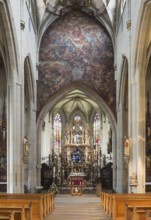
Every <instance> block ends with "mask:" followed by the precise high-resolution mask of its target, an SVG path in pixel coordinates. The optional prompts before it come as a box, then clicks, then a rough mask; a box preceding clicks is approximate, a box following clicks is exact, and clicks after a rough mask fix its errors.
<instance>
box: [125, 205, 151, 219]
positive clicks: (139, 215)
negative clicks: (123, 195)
mask: <svg viewBox="0 0 151 220" xmlns="http://www.w3.org/2000/svg"><path fill="white" fill-rule="evenodd" d="M125 207H126V212H125V214H126V216H125V220H149V217H151V207H147V206H137V207H136V206H135V207H134V206H128V205H127V204H126V206H125ZM150 219H151V218H150Z"/></svg>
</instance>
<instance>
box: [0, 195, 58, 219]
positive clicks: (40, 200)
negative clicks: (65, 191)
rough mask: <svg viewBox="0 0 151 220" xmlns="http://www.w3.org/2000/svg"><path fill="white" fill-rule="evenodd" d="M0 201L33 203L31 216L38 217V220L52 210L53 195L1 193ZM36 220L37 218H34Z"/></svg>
mask: <svg viewBox="0 0 151 220" xmlns="http://www.w3.org/2000/svg"><path fill="white" fill-rule="evenodd" d="M1 199H20V200H21V201H23V200H29V201H32V202H33V216H36V215H38V216H39V217H38V218H39V219H43V218H44V217H46V216H47V215H48V214H49V213H50V212H51V211H52V210H53V209H54V195H53V193H47V194H20V193H10V194H8V193H7V194H6V193H4V194H3V193H2V194H0V203H1ZM34 218H37V217H34Z"/></svg>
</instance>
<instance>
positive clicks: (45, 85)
mask: <svg viewBox="0 0 151 220" xmlns="http://www.w3.org/2000/svg"><path fill="white" fill-rule="evenodd" d="M113 63H114V55H113V45H112V41H111V38H110V36H109V35H108V33H107V31H106V30H105V28H104V27H103V26H101V25H100V24H99V23H98V22H97V21H96V20H94V19H92V18H91V17H89V16H88V15H86V14H85V13H82V12H80V11H74V12H73V11H72V12H69V13H68V14H66V15H64V16H63V17H61V18H59V19H58V20H57V21H55V22H54V23H53V24H52V25H51V26H50V27H49V28H48V29H47V30H46V32H45V33H44V35H43V37H42V40H41V46H40V51H39V80H38V82H37V90H38V97H37V98H38V112H39V111H40V110H41V109H42V107H43V106H44V105H45V104H46V102H47V101H48V99H49V98H50V97H51V96H52V95H53V94H55V93H56V92H58V91H59V90H60V89H61V88H63V87H65V86H66V85H69V84H72V82H75V81H76V82H77V81H80V82H81V83H83V84H85V85H87V86H88V87H90V88H91V89H93V90H94V91H96V92H97V93H98V94H99V95H100V96H101V97H102V98H103V99H104V101H105V102H106V103H107V105H108V106H109V107H110V108H111V110H112V111H113V113H114V114H115V111H116V110H115V104H116V100H115V92H116V89H115V80H114V67H113Z"/></svg>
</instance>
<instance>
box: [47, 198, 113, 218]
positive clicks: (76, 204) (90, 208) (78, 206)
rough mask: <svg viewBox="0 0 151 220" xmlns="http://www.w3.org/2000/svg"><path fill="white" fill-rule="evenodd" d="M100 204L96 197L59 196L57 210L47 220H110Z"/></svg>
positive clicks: (56, 203)
mask: <svg viewBox="0 0 151 220" xmlns="http://www.w3.org/2000/svg"><path fill="white" fill-rule="evenodd" d="M99 204H100V200H99V197H96V196H95V195H93V196H90V195H89V196H87V195H83V196H71V195H57V196H56V198H55V209H54V211H53V212H52V213H51V214H50V215H49V216H48V217H47V218H45V220H110V218H109V217H108V216H107V215H106V214H105V213H104V211H102V210H101V208H100V206H99Z"/></svg>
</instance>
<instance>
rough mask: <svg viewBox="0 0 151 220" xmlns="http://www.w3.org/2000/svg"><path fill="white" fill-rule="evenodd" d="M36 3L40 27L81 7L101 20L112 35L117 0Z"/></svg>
mask: <svg viewBox="0 0 151 220" xmlns="http://www.w3.org/2000/svg"><path fill="white" fill-rule="evenodd" d="M36 5H37V17H38V24H39V29H41V27H44V26H47V23H49V24H50V22H51V20H52V22H53V21H54V19H56V17H59V16H62V15H64V14H65V13H66V12H69V11H70V10H73V9H80V10H81V11H84V12H86V13H88V14H89V15H92V16H94V17H95V18H96V19H97V20H99V21H100V22H101V23H102V24H103V25H104V26H105V27H106V29H107V30H108V32H109V34H110V35H111V37H112V31H113V27H114V24H115V9H116V0H36Z"/></svg>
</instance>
